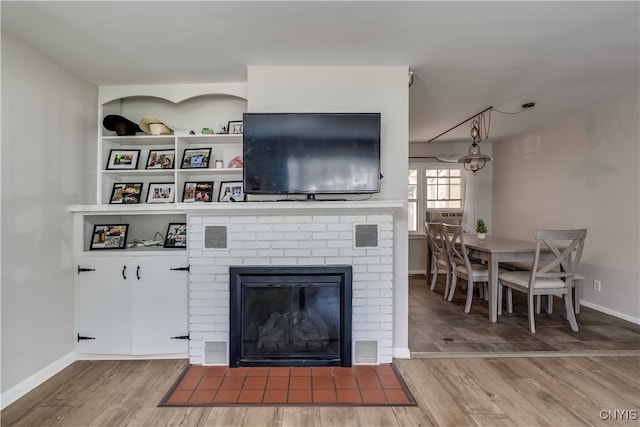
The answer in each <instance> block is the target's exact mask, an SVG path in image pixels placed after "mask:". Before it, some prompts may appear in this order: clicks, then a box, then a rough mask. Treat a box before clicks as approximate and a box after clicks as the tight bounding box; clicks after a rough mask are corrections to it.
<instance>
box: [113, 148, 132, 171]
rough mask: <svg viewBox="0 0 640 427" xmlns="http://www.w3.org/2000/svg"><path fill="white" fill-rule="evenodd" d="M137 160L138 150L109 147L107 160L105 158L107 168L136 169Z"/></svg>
mask: <svg viewBox="0 0 640 427" xmlns="http://www.w3.org/2000/svg"><path fill="white" fill-rule="evenodd" d="M138 160H140V150H120V149H111V150H110V151H109V160H107V170H114V169H115V170H132V169H138Z"/></svg>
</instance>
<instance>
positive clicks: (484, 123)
mask: <svg viewBox="0 0 640 427" xmlns="http://www.w3.org/2000/svg"><path fill="white" fill-rule="evenodd" d="M535 105H536V104H535V103H533V102H527V103H525V104H522V110H520V111H516V112H512V113H509V112H504V111H500V110H497V109H495V108H493V107H487V108H485V109H484V110H482V111H480V112H479V113H477V114H475V115H473V116H471V117H469V118H468V119H466V120H463V121H461V122H460V123H458V124H457V125H455V126H453V127H451V128H449V129H447V130H446V131H444V132H442V133H441V134H440V135H438V136H436V137H433V138H431V139H430V140H428V141H427V143H429V142H432V141H435V140H436V139H438V138H440V137H441V136H442V135H444V134H447V133H449V132H451V131H452V130H454V129H456V128H457V127H459V126H461V125H463V124H465V123H467V122H468V121H469V120H473V121H472V122H471V138H472V139H473V142H472V143H471V147H469V154H467V155H466V156H462V157H460V158H459V159H458V163H464V168H465V169H466V170H468V171H471V172H473V173H474V174H475V173H476V172H478V171H479V170H480V169H482V168H483V167H485V165H486V164H487V162H490V161H491V160H493V159H492V158H491V157H490V156H487V155H486V154H482V152H481V151H480V141H481V140H482V135H483V130H484V139H488V138H489V127H490V126H491V112H492V111H497V112H498V113H501V114H520V113H522V112H523V111H526V110H528V109H530V108H532V107H534V106H535ZM487 112H488V113H487ZM485 113H487V116H488V120H487V119H486V117H485Z"/></svg>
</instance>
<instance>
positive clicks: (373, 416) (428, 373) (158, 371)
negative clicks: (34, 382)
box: [1, 356, 640, 426]
mask: <svg viewBox="0 0 640 427" xmlns="http://www.w3.org/2000/svg"><path fill="white" fill-rule="evenodd" d="M395 363H396V365H397V366H398V368H399V370H400V372H401V373H402V375H403V377H404V379H405V381H406V383H407V386H408V387H409V389H410V390H411V392H412V393H413V396H414V398H415V399H416V401H417V403H418V404H419V406H417V407H313V406H252V407H216V408H202V407H194V408H161V407H157V404H158V402H160V400H161V399H162V397H163V395H164V394H165V393H166V391H167V390H168V389H169V387H170V386H171V384H172V383H173V381H174V380H175V379H176V378H177V376H178V375H179V374H180V372H181V371H182V369H183V368H184V366H185V365H186V364H187V361H186V360H152V361H150V360H139V361H78V362H75V363H73V364H72V365H71V366H69V367H68V368H66V369H64V370H63V371H62V372H60V373H59V374H57V375H55V376H54V377H52V378H51V379H49V380H48V381H47V382H45V383H44V384H42V385H41V386H39V387H37V388H36V389H35V390H33V391H31V392H30V393H28V394H27V395H26V396H24V397H23V398H21V399H19V400H17V401H16V402H14V403H13V404H12V405H10V406H9V407H7V408H6V409H5V410H3V411H2V413H1V417H2V426H175V425H180V426H582V425H589V426H592V425H603V426H604V425H606V426H612V425H637V423H638V421H637V418H638V414H640V404H639V402H640V380H639V378H640V357H638V356H626V357H625V356H620V357H617V356H608V357H565V358H561V357H558V358H549V357H547V358H493V359H490V358H464V359H463V358H456V359H445V358H443V359H410V360H397V361H396V362H395ZM616 410H617V411H618V412H614V411H616ZM601 411H605V412H601ZM609 411H611V412H609ZM610 414H611V415H610ZM614 414H617V417H618V419H617V420H613V419H611V417H613V416H614ZM606 417H609V418H608V419H605V418H606ZM625 417H626V418H625Z"/></svg>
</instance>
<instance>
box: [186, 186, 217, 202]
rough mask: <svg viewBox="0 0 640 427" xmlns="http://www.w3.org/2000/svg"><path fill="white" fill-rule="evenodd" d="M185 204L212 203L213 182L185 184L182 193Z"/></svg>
mask: <svg viewBox="0 0 640 427" xmlns="http://www.w3.org/2000/svg"><path fill="white" fill-rule="evenodd" d="M182 201H183V202H184V203H192V202H212V201H213V181H209V182H185V183H184V191H183V192H182Z"/></svg>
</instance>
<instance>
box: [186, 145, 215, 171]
mask: <svg viewBox="0 0 640 427" xmlns="http://www.w3.org/2000/svg"><path fill="white" fill-rule="evenodd" d="M210 156H211V148H190V149H187V150H184V154H183V155H182V169H197V168H202V169H206V168H208V167H209V157H210Z"/></svg>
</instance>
